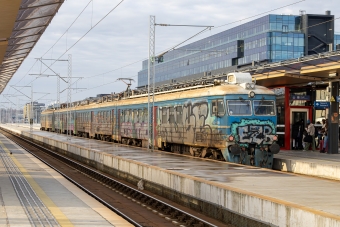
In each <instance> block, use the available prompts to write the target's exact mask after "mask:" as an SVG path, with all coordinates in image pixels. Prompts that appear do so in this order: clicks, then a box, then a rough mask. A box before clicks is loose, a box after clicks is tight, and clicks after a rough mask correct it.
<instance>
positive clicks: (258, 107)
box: [254, 100, 275, 116]
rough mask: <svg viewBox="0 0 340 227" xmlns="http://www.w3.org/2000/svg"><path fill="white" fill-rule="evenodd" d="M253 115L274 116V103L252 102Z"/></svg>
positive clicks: (264, 101)
mask: <svg viewBox="0 0 340 227" xmlns="http://www.w3.org/2000/svg"><path fill="white" fill-rule="evenodd" d="M254 112H255V115H267V116H268V115H271V116H272V115H275V103H274V101H271V100H254Z"/></svg>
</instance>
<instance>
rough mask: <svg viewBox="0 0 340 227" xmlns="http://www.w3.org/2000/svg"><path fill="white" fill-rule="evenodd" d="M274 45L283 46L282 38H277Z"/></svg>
mask: <svg viewBox="0 0 340 227" xmlns="http://www.w3.org/2000/svg"><path fill="white" fill-rule="evenodd" d="M274 43H275V44H279V45H281V43H282V39H281V37H278V36H277V37H275V41H274Z"/></svg>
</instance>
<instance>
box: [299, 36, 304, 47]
mask: <svg viewBox="0 0 340 227" xmlns="http://www.w3.org/2000/svg"><path fill="white" fill-rule="evenodd" d="M299 46H304V39H302V38H300V39H299Z"/></svg>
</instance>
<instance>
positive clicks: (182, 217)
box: [177, 214, 188, 222]
mask: <svg viewBox="0 0 340 227" xmlns="http://www.w3.org/2000/svg"><path fill="white" fill-rule="evenodd" d="M187 219H188V216H187V215H185V214H182V215H179V216H177V220H179V221H180V222H185V221H186V220H187Z"/></svg>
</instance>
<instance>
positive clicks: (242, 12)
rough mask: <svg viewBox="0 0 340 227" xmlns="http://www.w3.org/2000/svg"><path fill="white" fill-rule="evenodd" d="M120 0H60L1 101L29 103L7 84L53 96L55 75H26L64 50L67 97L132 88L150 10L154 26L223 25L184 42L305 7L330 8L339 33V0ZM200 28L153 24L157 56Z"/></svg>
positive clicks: (41, 98) (144, 50)
mask: <svg viewBox="0 0 340 227" xmlns="http://www.w3.org/2000/svg"><path fill="white" fill-rule="evenodd" d="M121 1H122V0H93V1H90V0H83V1H79V0H66V1H65V2H64V3H63V5H62V6H61V8H60V9H59V11H58V13H57V14H56V16H55V17H54V19H53V20H52V22H51V23H50V25H49V26H48V28H47V29H46V30H45V32H44V34H43V35H42V36H41V38H40V40H39V41H38V43H37V44H36V45H35V47H34V48H33V50H32V51H31V53H30V54H29V55H28V56H27V57H26V59H25V61H24V62H23V64H22V65H21V66H20V68H19V69H18V71H17V72H16V73H15V74H14V76H13V77H12V79H11V80H10V82H9V84H8V85H7V87H6V88H5V90H4V91H3V93H2V95H1V97H0V102H5V101H8V100H6V98H5V97H3V96H4V95H6V97H7V99H10V102H9V103H7V104H6V103H3V104H2V105H5V106H7V107H10V106H11V107H13V108H16V107H15V106H14V104H15V105H16V106H19V107H20V108H21V106H22V105H24V104H25V103H26V102H29V101H30V100H29V99H28V98H27V97H26V96H24V95H22V94H21V93H19V92H18V91H16V90H15V89H14V88H12V87H10V86H18V87H17V89H19V90H20V91H21V92H22V93H24V94H25V95H27V96H28V97H30V95H31V90H30V89H31V88H30V87H19V86H32V87H33V92H34V93H33V96H34V98H33V99H34V100H37V101H38V102H43V103H46V104H49V103H52V102H55V101H56V99H57V78H56V77H40V78H37V77H36V76H34V75H30V74H40V73H44V74H53V72H52V71H50V70H49V69H47V68H46V67H45V66H44V65H43V64H41V63H40V62H39V61H37V59H36V58H43V59H64V60H66V59H68V58H69V55H71V56H72V57H71V58H72V64H71V66H72V77H74V78H73V81H76V80H77V82H76V83H75V84H74V85H73V89H72V101H78V100H82V99H85V98H87V97H95V96H96V95H97V94H110V93H111V92H121V91H123V90H125V89H126V85H125V84H124V83H123V82H122V81H118V80H117V79H118V78H132V79H134V80H135V82H133V83H132V87H135V86H136V85H137V81H138V79H137V74H138V71H140V70H141V68H142V61H143V60H145V59H147V57H148V41H149V20H150V15H153V16H155V18H156V23H164V24H173V25H206V26H214V27H218V26H221V25H225V26H222V27H219V28H213V29H211V30H210V31H207V32H204V33H203V34H201V35H199V36H197V37H195V38H194V39H191V40H189V41H188V42H186V43H185V44H189V43H191V42H194V41H196V40H199V39H203V38H205V37H208V36H211V35H214V34H216V33H219V32H222V31H224V30H227V29H229V28H232V27H235V26H237V25H240V24H243V23H245V22H248V21H250V20H254V19H256V18H259V17H262V16H265V15H267V14H284V15H291V14H292V15H299V11H300V10H305V11H306V13H307V14H324V13H325V11H326V10H331V14H332V15H334V16H335V18H338V17H339V19H337V20H336V21H335V32H337V31H338V32H339V33H340V7H338V6H339V0H325V1H322V3H321V2H320V1H319V0H304V1H303V0H296V1H294V0H287V1H282V0H258V1H254V0H223V1H222V0H214V1H212V0H171V1H159V0H158V1H157V0H138V1H137V0H135V1H133V0H123V1H122V2H121ZM120 2H121V4H119V3H120ZM118 4H119V5H118ZM117 5H118V6H117ZM288 5H289V6H288ZM86 6H87V7H86ZM116 6H117V7H116ZM85 7H86V8H85ZM115 7H116V8H115ZM84 8H85V10H84V12H83V13H82V14H81V15H80V13H81V12H82V11H83V9H84ZM114 8H115V9H114ZM112 9H114V10H113V11H112V12H111V13H110V14H108V13H109V12H110V11H111V10H112ZM107 14H108V15H107ZM79 15H80V16H79ZM105 15H107V16H106V17H105ZM78 16H79V18H78V19H77V20H76V22H75V23H74V24H73V25H72V26H71V24H72V23H73V21H75V19H76V18H77V17H78ZM338 20H339V21H338ZM99 21H100V22H99ZM98 22H99V23H98ZM226 24H227V25H226ZM70 26H71V28H70V29H68V28H69V27H70ZM91 28H92V30H90V29H91ZM89 30H90V31H89ZM201 30H202V28H197V27H160V26H156V39H155V40H156V41H155V43H156V53H161V52H162V51H163V50H166V49H168V48H170V47H172V46H174V45H176V44H179V43H181V42H183V41H184V40H186V39H188V38H189V37H191V36H193V35H194V34H196V33H198V32H199V31H201ZM64 33H65V35H64V36H62V35H63V34H64ZM86 33H87V34H86ZM85 34H86V35H85ZM84 35H85V36H84ZM82 36H84V37H83V38H81V37H82ZM58 40H59V41H58ZM57 41H58V42H57ZM44 63H45V64H47V65H50V64H52V63H54V61H51V60H44ZM51 68H52V69H53V71H54V72H56V73H59V74H60V75H61V77H67V75H68V63H67V61H58V62H55V63H54V64H53V65H51ZM66 86H67V84H66V83H65V82H63V81H61V82H60V87H61V89H60V90H61V91H62V90H64V89H65V88H66ZM60 100H61V102H65V101H66V100H67V90H65V91H64V92H62V93H61V94H60ZM11 102H13V103H14V104H12V103H11Z"/></svg>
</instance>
